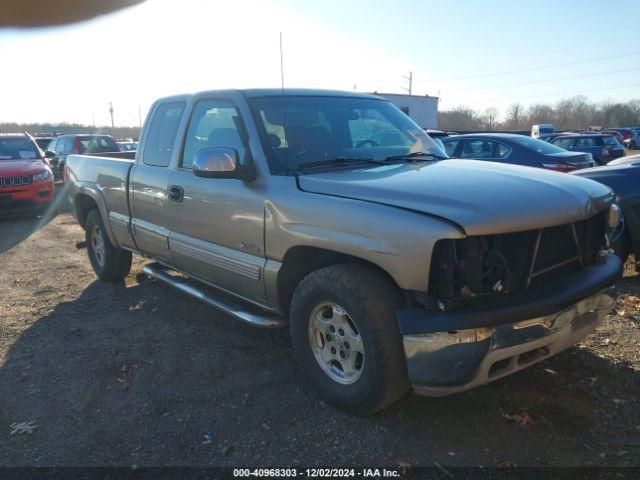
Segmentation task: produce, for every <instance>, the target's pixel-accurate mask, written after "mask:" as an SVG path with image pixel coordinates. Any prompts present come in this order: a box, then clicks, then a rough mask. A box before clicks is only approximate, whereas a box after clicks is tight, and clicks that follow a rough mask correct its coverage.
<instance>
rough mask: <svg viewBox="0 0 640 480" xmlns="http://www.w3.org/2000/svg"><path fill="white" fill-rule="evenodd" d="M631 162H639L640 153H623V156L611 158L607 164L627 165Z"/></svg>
mask: <svg viewBox="0 0 640 480" xmlns="http://www.w3.org/2000/svg"><path fill="white" fill-rule="evenodd" d="M633 163H640V153H637V154H635V155H625V156H624V157H620V158H616V159H615V160H611V161H610V162H609V163H607V165H610V166H615V165H628V164H633Z"/></svg>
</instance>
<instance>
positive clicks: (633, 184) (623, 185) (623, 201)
mask: <svg viewBox="0 0 640 480" xmlns="http://www.w3.org/2000/svg"><path fill="white" fill-rule="evenodd" d="M634 157H638V158H636V159H635V161H634V162H629V163H620V164H618V165H611V164H609V165H607V166H605V167H596V168H589V169H587V170H582V171H580V172H576V175H579V176H581V177H584V178H589V179H591V180H595V181H597V182H600V183H603V184H604V185H607V186H608V187H609V188H611V189H612V190H613V191H614V192H615V194H616V203H617V204H618V205H619V206H620V208H621V210H622V219H623V221H622V222H621V225H620V228H619V229H617V230H615V231H613V232H611V233H610V235H611V237H612V238H611V239H610V240H611V245H612V247H613V249H614V251H615V252H616V254H618V256H620V258H621V259H622V261H626V260H627V258H628V257H629V255H630V254H631V253H633V254H634V257H635V259H636V268H638V266H640V263H639V262H640V155H634ZM620 160H622V159H620Z"/></svg>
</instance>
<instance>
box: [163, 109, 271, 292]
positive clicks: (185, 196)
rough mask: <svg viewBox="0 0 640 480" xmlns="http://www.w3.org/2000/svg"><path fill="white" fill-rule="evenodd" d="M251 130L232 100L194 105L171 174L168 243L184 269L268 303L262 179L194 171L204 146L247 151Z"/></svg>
mask: <svg viewBox="0 0 640 480" xmlns="http://www.w3.org/2000/svg"><path fill="white" fill-rule="evenodd" d="M245 132H246V130H245V129H244V124H243V122H242V119H241V117H240V113H239V112H238V110H237V109H236V107H235V106H234V105H233V103H231V102H230V101H228V100H221V99H220V100H219V99H203V100H200V101H199V102H198V103H196V105H195V106H194V109H193V113H192V115H191V120H190V121H189V126H188V129H187V133H186V137H185V140H184V148H183V151H182V154H181V156H180V158H179V164H178V167H177V168H176V169H175V170H173V171H172V173H171V175H170V177H169V186H168V189H169V191H176V192H180V195H175V196H173V197H172V196H169V201H168V202H167V208H166V210H165V212H166V213H165V214H166V216H167V222H168V226H169V229H170V234H169V247H170V249H171V251H172V254H173V259H174V262H175V265H176V267H177V268H179V269H180V270H182V271H184V272H185V273H188V274H190V275H193V276H195V277H196V278H199V279H201V280H203V281H205V282H207V283H210V284H213V285H216V286H218V287H221V288H223V289H226V290H229V291H231V292H233V293H236V294H239V295H241V296H243V297H245V298H247V299H249V300H253V301H256V302H258V303H265V291H264V286H263V279H262V273H263V267H264V264H265V262H266V259H265V258H264V195H263V193H262V192H261V190H260V188H259V187H258V186H257V185H256V183H257V182H253V183H245V182H243V181H242V180H240V179H236V178H202V177H197V176H196V175H194V173H193V171H192V168H191V166H192V162H193V157H194V155H195V154H196V153H197V152H198V151H199V150H201V149H203V148H209V147H226V148H234V149H235V150H236V151H237V152H238V158H240V159H241V161H242V160H243V159H244V158H245V155H247V154H248V146H247V144H248V142H247V141H246V138H247V137H246V133H245Z"/></svg>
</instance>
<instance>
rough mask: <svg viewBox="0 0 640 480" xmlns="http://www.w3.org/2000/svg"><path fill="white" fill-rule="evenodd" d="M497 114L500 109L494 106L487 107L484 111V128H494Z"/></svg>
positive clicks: (496, 122)
mask: <svg viewBox="0 0 640 480" xmlns="http://www.w3.org/2000/svg"><path fill="white" fill-rule="evenodd" d="M498 115H500V110H498V109H497V108H495V107H489V108H487V109H485V111H484V117H483V119H482V120H483V122H482V123H483V126H484V128H485V129H486V130H495V129H496V126H497V124H498Z"/></svg>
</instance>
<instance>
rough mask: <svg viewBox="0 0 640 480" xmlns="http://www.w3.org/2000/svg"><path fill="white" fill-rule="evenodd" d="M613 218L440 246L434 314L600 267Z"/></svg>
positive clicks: (432, 291) (433, 279) (432, 289)
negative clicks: (599, 260)
mask: <svg viewBox="0 0 640 480" xmlns="http://www.w3.org/2000/svg"><path fill="white" fill-rule="evenodd" d="M606 222H607V213H606V212H601V213H599V214H597V215H595V216H593V217H591V218H589V219H587V220H582V221H579V222H574V223H570V224H566V225H560V226H556V227H549V228H543V229H538V230H529V231H525V232H517V233H507V234H501V235H486V236H479V237H468V238H464V239H460V240H440V241H438V242H437V243H436V245H435V247H434V251H433V256H432V261H431V274H430V278H429V290H428V293H429V295H428V297H425V299H428V300H427V304H426V305H425V306H426V307H427V308H429V309H438V310H441V311H449V310H458V309H461V308H468V307H472V306H474V305H486V304H488V303H495V302H500V300H501V299H503V298H505V297H507V296H509V295H510V294H514V293H518V292H522V291H525V290H531V289H535V288H537V287H539V286H541V285H545V284H546V283H548V282H549V281H552V280H555V279H558V278H562V277H565V276H567V275H569V274H571V273H574V272H577V271H579V270H580V269H581V268H583V267H585V266H588V265H594V264H595V263H596V262H597V261H598V259H599V256H601V255H602V252H603V250H604V248H605V246H606V245H605V243H606V237H605V229H606Z"/></svg>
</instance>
